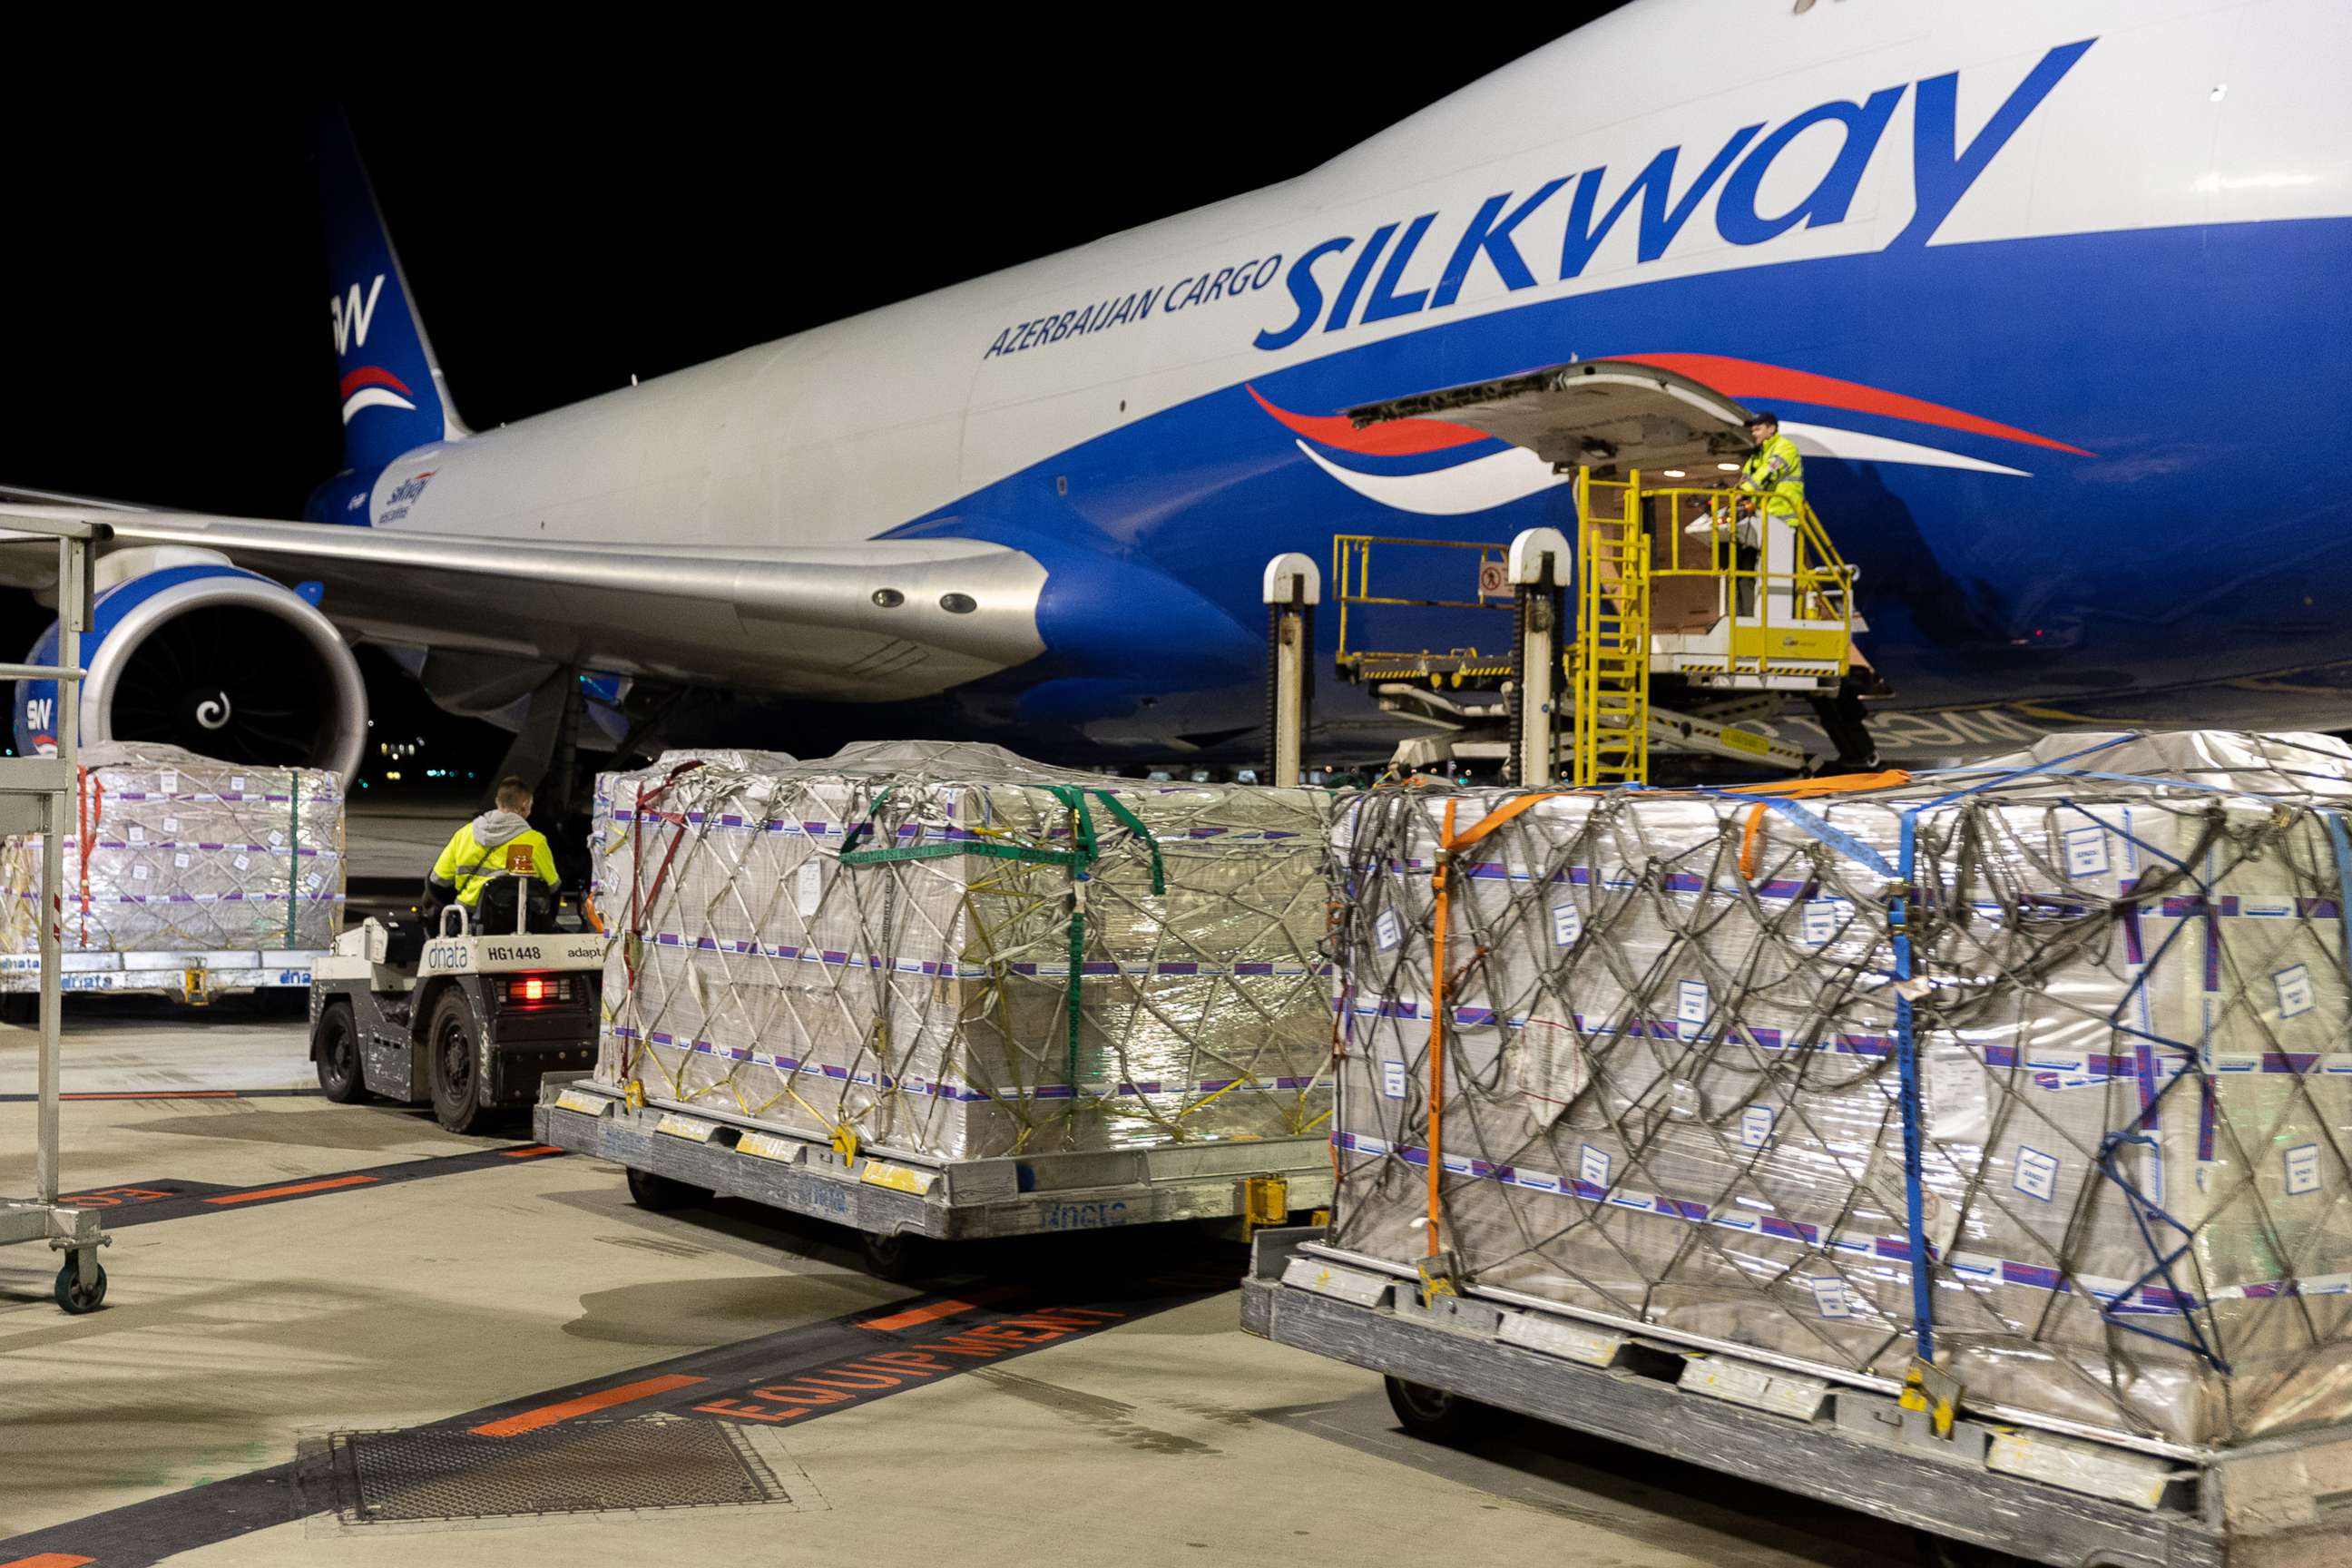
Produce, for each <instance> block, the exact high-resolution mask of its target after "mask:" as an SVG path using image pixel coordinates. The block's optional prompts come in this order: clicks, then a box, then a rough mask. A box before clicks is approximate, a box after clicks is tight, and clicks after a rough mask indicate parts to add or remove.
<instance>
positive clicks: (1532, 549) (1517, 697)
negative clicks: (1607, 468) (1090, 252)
mask: <svg viewBox="0 0 2352 1568" xmlns="http://www.w3.org/2000/svg"><path fill="white" fill-rule="evenodd" d="M1575 563H1576V557H1575V555H1574V554H1573V552H1570V549H1569V544H1568V537H1567V535H1565V534H1563V533H1561V532H1560V531H1559V530H1558V529H1556V528H1530V529H1527V530H1524V531H1521V532H1520V534H1519V536H1518V537H1517V538H1516V539H1514V540H1512V541H1511V552H1510V555H1509V558H1508V560H1507V563H1506V564H1507V567H1508V571H1509V576H1510V579H1511V585H1512V587H1513V589H1514V590H1515V591H1516V593H1517V599H1518V605H1517V609H1518V615H1517V621H1518V648H1517V654H1518V681H1517V691H1516V692H1514V693H1513V698H1512V704H1511V732H1512V739H1513V741H1514V742H1515V744H1514V745H1513V746H1512V748H1511V763H1512V765H1513V767H1515V768H1516V769H1517V783H1518V784H1520V785H1521V786H1522V787H1523V788H1533V787H1535V786H1538V785H1541V784H1549V783H1551V781H1552V779H1553V777H1554V776H1555V774H1556V773H1557V772H1558V769H1559V698H1560V690H1561V687H1562V682H1561V679H1560V674H1561V668H1562V666H1561V661H1560V647H1559V622H1560V596H1561V591H1562V590H1564V589H1565V588H1567V586H1568V584H1569V582H1570V578H1571V577H1572V576H1573V575H1574V574H1575V570H1576V564H1575Z"/></svg>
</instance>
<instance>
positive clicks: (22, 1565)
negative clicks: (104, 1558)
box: [0, 1552, 98, 1568]
mask: <svg viewBox="0 0 2352 1568" xmlns="http://www.w3.org/2000/svg"><path fill="white" fill-rule="evenodd" d="M97 1561H98V1559H97V1558H95V1557H76V1556H73V1555H71V1554H70V1553H68V1552H42V1553H41V1554H40V1555H38V1556H37V1557H18V1558H16V1559H14V1560H12V1561H10V1562H6V1563H0V1568H83V1565H84V1564H86V1563H95V1562H97Z"/></svg>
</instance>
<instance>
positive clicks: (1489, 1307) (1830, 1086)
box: [1243, 732, 2352, 1568]
mask: <svg viewBox="0 0 2352 1568" xmlns="http://www.w3.org/2000/svg"><path fill="white" fill-rule="evenodd" d="M1330 841H1331V844H1332V857H1331V863H1330V864H1331V873H1332V876H1333V879H1334V881H1335V886H1336V889H1337V892H1338V896H1339V902H1340V908H1341V910H1342V915H1341V924H1340V929H1339V931H1338V933H1337V936H1336V939H1335V948H1336V951H1337V953H1338V955H1339V961H1340V973H1339V984H1338V1011H1339V1016H1340V1018H1341V1021H1342V1030H1343V1033H1344V1036H1345V1040H1344V1045H1343V1051H1342V1059H1341V1062H1340V1066H1339V1106H1338V1110H1337V1114H1336V1118H1335V1123H1334V1134H1333V1140H1332V1142H1333V1152H1334V1159H1335V1161H1336V1162H1337V1164H1338V1168H1339V1187H1338V1192H1337V1194H1336V1196H1335V1199H1334V1202H1333V1206H1332V1210H1331V1215H1330V1223H1329V1225H1328V1227H1324V1228H1313V1229H1307V1230H1304V1231H1292V1232H1285V1233H1282V1234H1280V1235H1276V1236H1269V1235H1265V1234H1263V1233H1262V1234H1261V1235H1260V1236H1259V1237H1258V1238H1257V1240H1258V1253H1257V1258H1256V1263H1255V1271H1254V1277H1253V1278H1252V1279H1250V1281H1249V1282H1248V1284H1247V1285H1246V1287H1245V1289H1244V1309H1243V1310H1244V1325H1245V1326H1246V1327H1247V1328H1249V1329H1250V1330H1251V1331H1255V1332H1257V1333H1260V1334H1263V1335H1265V1336H1267V1337H1269V1338H1271V1339H1274V1340H1276V1341H1278V1342H1283V1343H1287V1344H1292V1345H1296V1346H1298V1347H1300V1348H1303V1349H1307V1350H1309V1351H1312V1352H1317V1353H1319V1354H1323V1355H1328V1356H1332V1357H1335V1358H1338V1359H1339V1360H1343V1361H1347V1362H1349V1363H1354V1364H1357V1365H1360V1366H1363V1367H1367V1368H1370V1369H1371V1370H1374V1371H1377V1372H1379V1373H1381V1374H1382V1375H1383V1376H1384V1377H1386V1378H1387V1379H1388V1380H1389V1388H1390V1394H1391V1401H1392V1403H1393V1404H1394V1405H1395V1407H1396V1409H1397V1412H1398V1415H1399V1417H1400V1419H1401V1420H1402V1421H1403V1422H1404V1423H1405V1424H1406V1425H1407V1426H1409V1427H1411V1428H1412V1429H1414V1430H1417V1431H1421V1432H1424V1433H1429V1434H1432V1435H1443V1434H1444V1433H1446V1432H1447V1431H1449V1430H1459V1429H1462V1428H1464V1427H1465V1426H1473V1425H1475V1422H1476V1421H1477V1420H1479V1419H1480V1418H1481V1416H1482V1414H1490V1413H1491V1411H1492V1410H1495V1409H1500V1410H1509V1411H1516V1412H1519V1413H1522V1414H1525V1415H1533V1416H1536V1417H1538V1418H1540V1419H1543V1420H1546V1421H1550V1422H1554V1423H1557V1424H1559V1425H1562V1426H1569V1427H1571V1428H1574V1429H1577V1430H1580V1431H1585V1432H1589V1433H1593V1434H1596V1435H1600V1436H1606V1437H1609V1438H1612V1439H1614V1440H1617V1441H1621V1442H1624V1443H1627V1444H1630V1445H1633V1446H1634V1447H1639V1448H1642V1449H1644V1450H1647V1451H1650V1452H1653V1453H1656V1454H1660V1455H1664V1456H1667V1457H1670V1458H1675V1459H1680V1460H1685V1461H1687V1462H1691V1463H1695V1464H1698V1465H1702V1466H1706V1467H1710V1468H1716V1469H1719V1470H1723V1471H1726V1472H1728V1473H1731V1474H1734V1475H1738V1476H1742V1477H1746V1478H1748V1479H1755V1480H1759V1481H1761V1482H1765V1483H1767V1484H1769V1485H1773V1486H1777V1487H1780V1488H1784V1489H1790V1490H1794V1491H1799V1492H1801V1493H1804V1494H1806V1495H1808V1496H1811V1497H1815V1498H1819V1499H1822V1500H1828V1501H1832V1502H1834V1503H1837V1504H1841V1505H1843V1506H1846V1507H1851V1508H1855V1509H1859V1510H1864V1511H1867V1512H1870V1513H1874V1514H1877V1515H1880V1516H1882V1517H1885V1518H1887V1519H1891V1520H1895V1521H1900V1522H1903V1523H1906V1524H1909V1525H1913V1526H1916V1527H1917V1528H1919V1529H1921V1530H1923V1531H1928V1532H1930V1534H1931V1535H1932V1536H1933V1537H1934V1538H1935V1539H1936V1540H1937V1541H1938V1542H1946V1543H1957V1544H1948V1545H1945V1546H1941V1547H1939V1548H1938V1550H1939V1551H1943V1552H1947V1553H1948V1560H1951V1561H1958V1562H1967V1561H1971V1560H1972V1559H1970V1558H1969V1556H1968V1555H1966V1552H1969V1551H1974V1550H1979V1549H1983V1550H1990V1551H1992V1552H1999V1553H2003V1554H2011V1555H2013V1556H2015V1557H2018V1558H2022V1559H2025V1560H2028V1561H2032V1562H2039V1563H2053V1564H2063V1565H2065V1568H2191V1565H2194V1568H2321V1565H2323V1564H2340V1563H2347V1562H2352V1052H2347V1048H2346V1043H2347V1038H2352V981H2347V955H2352V748H2347V746H2346V745H2345V744H2344V743H2343V742H2340V741H2337V740H2335V739H2333V738H2330V737H2326V736H2318V735H2238V734H2227V733H2218V732H2200V733H2194V734H2185V735H2151V736H2136V735H2129V734H2081V735H2070V736H2058V737H2053V738H2051V739H2049V740H2047V741H2045V742H2042V743H2041V744H2040V745H2038V746H2037V747H2035V748H2034V750H2033V751H2032V752H2029V753H2021V754H2020V755H2018V756H2014V757H2010V758H2002V759H1996V760H1994V761H1991V762H1989V763H1984V764H1980V765H1978V766H1972V767H1966V768H1955V769H1948V770H1943V771H1939V772H1937V773H1923V774H1919V775H1916V776H1911V775H1906V774H1902V773H1892V774H1880V775H1874V776H1867V777H1864V778H1860V779H1834V780H1811V781H1792V782H1791V783H1790V784H1779V785H1760V786H1755V787H1753V788H1748V789H1728V790H1727V789H1705V790H1696V789H1694V790H1681V791H1667V790H1655V789H1649V790H1627V789H1607V790H1550V791H1534V792H1521V791H1512V790H1497V789H1460V788H1454V787H1452V786H1437V787H1429V786H1420V785H1415V786H1407V787H1398V788H1388V789H1379V790H1373V791H1369V792H1365V793H1364V794H1361V795H1357V796H1355V797H1353V798H1351V799H1350V800H1349V801H1347V802H1344V803H1343V804H1342V805H1341V806H1340V807H1339V811H1338V813H1337V815H1336V816H1335V821H1334V826H1333V829H1332V833H1331V840H1330ZM1482 1407H1484V1408H1483V1409H1482Z"/></svg>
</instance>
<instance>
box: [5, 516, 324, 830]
mask: <svg viewBox="0 0 2352 1568" xmlns="http://www.w3.org/2000/svg"><path fill="white" fill-rule="evenodd" d="M141 557H145V559H143V560H142V559H141ZM110 576H112V577H115V578H116V579H118V580H116V581H114V582H112V583H111V584H109V583H108V578H109V577H110ZM98 581H99V584H100V592H99V594H98V596H97V598H96V600H95V601H94V603H93V605H92V607H91V616H90V627H89V631H87V632H85V633H84V634H82V639H81V657H82V667H83V668H85V669H87V670H88V671H89V676H88V677H87V679H85V680H84V681H83V683H82V703H81V738H82V740H83V741H84V742H100V741H163V742H170V743H172V744H173V745H178V746H184V747H186V748H187V749H188V750H190V751H192V752H201V753H203V754H204V755H205V756H209V757H218V758H220V759H222V760H223V761H225V762H233V763H277V764H280V765H284V764H289V763H296V764H300V765H303V766H307V767H319V768H331V769H333V770H334V771H335V772H336V773H339V774H341V776H342V777H343V779H344V780H345V781H346V782H347V783H348V782H349V780H350V779H351V777H352V774H354V773H357V772H358V771H359V765H360V759H361V756H362V752H364V750H365V748H366V744H367V688H366V685H365V683H364V682H363V681H362V679H361V678H360V668H359V664H358V661H357V660H355V659H354V658H352V650H351V648H350V647H348V646H346V645H345V643H344V642H343V639H342V635H341V633H339V632H338V631H336V630H335V627H334V624H333V623H332V622H331V621H329V620H328V619H327V617H326V616H323V615H321V614H320V611H319V608H318V606H317V605H314V604H312V603H311V602H310V600H308V599H306V598H304V597H303V596H302V595H300V594H298V593H296V592H295V591H294V590H292V589H290V588H288V587H286V586H285V585H284V584H279V583H274V582H272V581H270V580H269V579H268V578H267V577H263V576H260V575H258V574H255V573H251V572H247V571H246V570H244V569H243V568H242V567H238V566H235V565H232V564H231V563H229V562H227V561H226V560H225V559H222V558H220V557H217V556H213V557H210V558H204V557H201V556H198V555H197V552H190V551H174V552H168V553H165V552H124V553H122V554H119V555H113V556H109V557H107V558H106V560H105V561H104V562H102V563H101V569H100V576H99V579H98ZM57 661H58V628H57V626H56V625H55V624H54V623H53V624H52V625H51V626H50V627H49V629H48V630H47V632H45V633H43V634H42V637H41V639H40V641H39V642H37V643H36V644H35V645H34V647H33V651H32V653H31V655H30V656H29V657H28V658H27V660H26V662H28V663H32V664H55V663H56V662H57ZM57 701H58V686H57V682H55V681H53V680H20V681H18V682H17V683H16V750H17V752H19V753H20V754H24V755H31V754H33V753H35V752H41V751H49V752H54V751H55V750H56V749H57V741H56V735H55V728H56V715H57Z"/></svg>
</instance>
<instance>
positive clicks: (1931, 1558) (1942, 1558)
mask: <svg viewBox="0 0 2352 1568" xmlns="http://www.w3.org/2000/svg"><path fill="white" fill-rule="evenodd" d="M1914 1533H1916V1535H1917V1536H1918V1538H1919V1562H1920V1563H1921V1568H2032V1564H2031V1563H2028V1562H2027V1561H2026V1560H2025V1559H2024V1558H2022V1557H2011V1555H2010V1554H2009V1553H2008V1552H1995V1551H1994V1550H1993V1549H1992V1548H1991V1547H1990V1546H1978V1545H1975V1544H1973V1543H1971V1542H1966V1541H1954V1540H1953V1539H1952V1538H1951V1537H1950V1536H1948V1535H1937V1534H1936V1533H1935V1532H1934V1531H1927V1530H1922V1531H1915V1532H1914Z"/></svg>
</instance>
